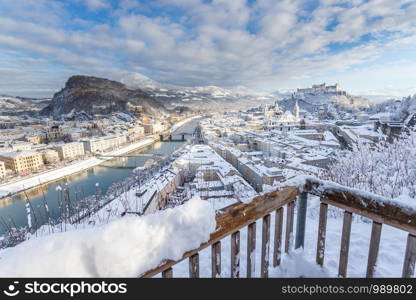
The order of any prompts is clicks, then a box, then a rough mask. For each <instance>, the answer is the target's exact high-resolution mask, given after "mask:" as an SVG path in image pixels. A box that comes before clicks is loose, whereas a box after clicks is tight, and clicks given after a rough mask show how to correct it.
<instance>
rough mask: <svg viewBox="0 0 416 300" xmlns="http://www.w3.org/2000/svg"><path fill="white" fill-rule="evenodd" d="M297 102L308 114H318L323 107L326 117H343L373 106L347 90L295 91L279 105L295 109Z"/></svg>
mask: <svg viewBox="0 0 416 300" xmlns="http://www.w3.org/2000/svg"><path fill="white" fill-rule="evenodd" d="M296 102H298V104H299V107H300V109H301V110H303V111H304V112H305V113H306V114H316V113H317V112H318V111H319V110H320V109H323V110H324V112H325V115H326V117H328V118H330V119H339V118H343V117H344V116H345V115H347V114H350V113H354V112H358V111H360V110H364V109H368V108H369V107H370V106H371V102H370V101H369V100H367V99H364V98H362V97H357V96H352V95H349V94H348V93H347V92H345V91H337V92H326V91H322V92H314V93H299V92H294V93H292V94H291V95H290V96H287V97H285V98H284V99H283V100H281V101H279V106H280V107H281V109H282V110H283V111H286V110H289V111H293V109H294V107H295V103H296Z"/></svg>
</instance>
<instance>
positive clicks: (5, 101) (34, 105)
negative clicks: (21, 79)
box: [0, 95, 50, 116]
mask: <svg viewBox="0 0 416 300" xmlns="http://www.w3.org/2000/svg"><path fill="white" fill-rule="evenodd" d="M49 101H50V99H49V98H42V99H38V98H26V97H18V96H9V95H0V115H3V116H4V115H8V116H17V115H21V114H27V115H34V114H36V113H37V112H39V111H40V110H41V109H42V108H44V107H45V106H47V105H48V103H49Z"/></svg>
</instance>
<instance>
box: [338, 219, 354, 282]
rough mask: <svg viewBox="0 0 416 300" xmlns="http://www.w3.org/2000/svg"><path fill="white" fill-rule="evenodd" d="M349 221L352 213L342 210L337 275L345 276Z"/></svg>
mask: <svg viewBox="0 0 416 300" xmlns="http://www.w3.org/2000/svg"><path fill="white" fill-rule="evenodd" d="M351 222H352V213H350V212H349V211H344V222H343V225H342V236H341V251H340V255H339V268H338V276H339V277H346V276H347V267H348V252H349V249H350V236H351Z"/></svg>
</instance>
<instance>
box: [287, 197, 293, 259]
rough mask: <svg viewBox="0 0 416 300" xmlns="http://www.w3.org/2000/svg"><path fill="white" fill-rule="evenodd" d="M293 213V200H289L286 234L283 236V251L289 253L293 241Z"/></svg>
mask: <svg viewBox="0 0 416 300" xmlns="http://www.w3.org/2000/svg"><path fill="white" fill-rule="evenodd" d="M294 214H295V202H294V201H292V202H289V203H288V205H287V214H286V236H285V252H286V253H289V251H290V250H291V248H292V243H293V218H294Z"/></svg>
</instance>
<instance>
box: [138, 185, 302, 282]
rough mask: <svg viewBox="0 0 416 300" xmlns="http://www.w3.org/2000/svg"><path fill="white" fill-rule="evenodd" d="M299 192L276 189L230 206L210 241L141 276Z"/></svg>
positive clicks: (235, 228)
mask: <svg viewBox="0 0 416 300" xmlns="http://www.w3.org/2000/svg"><path fill="white" fill-rule="evenodd" d="M297 194H298V189H297V188H296V187H286V188H283V189H281V190H280V191H274V192H271V193H267V194H265V195H262V196H258V197H255V198H254V199H253V200H252V201H251V202H249V203H247V204H244V203H237V204H235V205H233V206H231V207H229V208H228V209H227V210H225V211H223V213H221V214H220V215H218V216H217V217H216V222H217V230H216V231H215V232H213V233H212V234H211V237H210V239H209V241H207V242H205V243H203V244H201V246H200V247H198V248H197V249H194V250H191V251H188V252H186V253H184V255H183V256H182V258H181V259H179V260H177V261H173V260H167V261H165V262H164V263H162V264H161V265H159V266H158V267H155V268H153V269H151V270H149V271H147V272H145V273H144V274H141V277H153V276H154V275H156V274H158V273H160V272H162V271H163V270H166V269H168V268H169V267H171V266H173V265H174V264H176V263H178V262H180V261H182V260H184V259H187V258H189V257H190V256H192V255H193V254H195V253H198V252H199V251H201V250H202V249H205V248H206V247H209V246H210V245H212V244H213V243H215V242H218V241H219V240H221V239H223V238H224V237H226V236H228V235H230V234H231V233H232V232H235V231H237V230H239V229H241V228H242V227H244V226H247V225H248V224H251V223H253V222H255V221H256V220H257V219H259V218H262V217H263V216H265V215H267V214H269V213H271V212H272V211H274V210H276V209H278V208H279V207H282V206H284V205H286V204H287V203H289V202H291V201H293V200H294V199H295V198H296V196H297Z"/></svg>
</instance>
